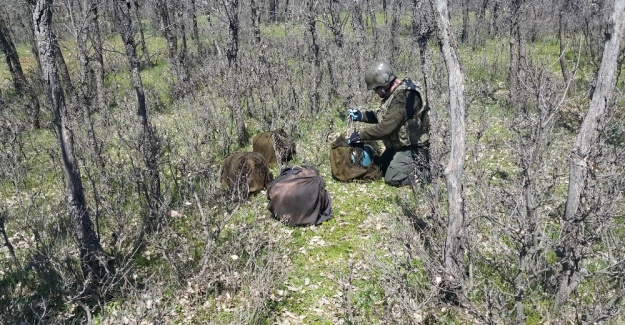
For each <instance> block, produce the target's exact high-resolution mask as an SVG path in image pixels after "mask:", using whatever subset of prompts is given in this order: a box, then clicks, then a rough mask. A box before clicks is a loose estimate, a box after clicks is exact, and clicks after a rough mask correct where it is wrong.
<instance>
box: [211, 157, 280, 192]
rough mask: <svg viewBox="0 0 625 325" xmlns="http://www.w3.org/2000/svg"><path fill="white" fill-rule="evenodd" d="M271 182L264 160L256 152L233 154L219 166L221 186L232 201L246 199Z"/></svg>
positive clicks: (271, 177)
mask: <svg viewBox="0 0 625 325" xmlns="http://www.w3.org/2000/svg"><path fill="white" fill-rule="evenodd" d="M272 180H273V175H272V174H271V171H270V170H269V167H267V164H266V163H265V159H264V158H263V156H262V155H261V154H259V153H257V152H237V153H233V154H231V155H230V156H228V157H226V159H224V162H223V165H222V166H221V186H222V188H223V189H224V190H226V191H227V192H228V194H229V195H230V196H231V198H233V199H243V200H244V199H247V198H248V196H249V195H250V194H253V193H256V192H259V191H260V190H262V189H264V188H265V187H266V186H267V184H269V183H270V182H271V181H272Z"/></svg>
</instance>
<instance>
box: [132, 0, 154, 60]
mask: <svg viewBox="0 0 625 325" xmlns="http://www.w3.org/2000/svg"><path fill="white" fill-rule="evenodd" d="M132 8H133V13H134V16H135V21H137V22H138V25H139V26H138V27H139V28H138V29H139V45H141V59H140V62H142V64H143V65H144V66H146V67H151V66H152V61H150V52H149V51H148V45H147V43H146V42H145V33H144V32H143V23H142V19H141V9H140V7H139V1H137V0H134V1H133V6H132Z"/></svg>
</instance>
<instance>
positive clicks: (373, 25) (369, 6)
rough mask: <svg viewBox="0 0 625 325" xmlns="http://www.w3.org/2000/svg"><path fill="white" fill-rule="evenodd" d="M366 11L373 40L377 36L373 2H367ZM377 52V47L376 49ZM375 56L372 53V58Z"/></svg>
mask: <svg viewBox="0 0 625 325" xmlns="http://www.w3.org/2000/svg"><path fill="white" fill-rule="evenodd" d="M367 9H368V10H367V11H368V12H369V21H370V23H371V36H372V37H373V39H375V38H376V37H377V35H378V30H377V29H378V21H377V19H376V18H375V0H367ZM376 51H377V47H376ZM376 55H377V54H376V53H374V55H373V56H376Z"/></svg>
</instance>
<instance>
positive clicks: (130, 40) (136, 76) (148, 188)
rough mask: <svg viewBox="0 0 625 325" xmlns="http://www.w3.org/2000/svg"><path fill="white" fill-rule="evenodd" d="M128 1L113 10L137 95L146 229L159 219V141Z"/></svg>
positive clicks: (150, 228) (155, 226)
mask: <svg viewBox="0 0 625 325" xmlns="http://www.w3.org/2000/svg"><path fill="white" fill-rule="evenodd" d="M130 1H131V0H125V1H123V2H122V1H119V2H118V4H117V6H116V9H117V10H116V11H117V15H118V21H119V22H120V25H121V26H122V30H121V34H122V35H121V36H122V40H123V41H124V47H125V49H126V57H127V59H128V63H129V66H130V73H131V76H132V84H133V86H134V88H135V93H136V95H137V115H138V116H139V117H140V119H141V125H142V127H143V138H144V139H145V143H144V144H145V145H144V146H142V149H143V152H142V155H143V159H144V162H145V166H146V172H145V175H143V179H144V184H142V185H143V190H142V192H143V194H144V196H145V199H146V202H147V220H146V221H145V224H146V225H147V228H148V230H150V231H154V230H156V228H157V227H158V225H159V223H160V220H161V217H160V216H161V206H162V203H161V202H162V198H161V181H160V174H159V170H158V157H159V155H160V144H159V143H160V142H159V140H158V137H157V135H156V130H155V128H154V127H153V126H152V125H151V124H150V119H149V117H148V111H147V105H146V100H145V92H144V90H143V81H142V80H141V74H140V72H139V68H140V65H139V59H138V58H137V52H136V43H135V31H134V27H133V22H132V4H131V2H130Z"/></svg>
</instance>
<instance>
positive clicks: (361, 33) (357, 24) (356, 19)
mask: <svg viewBox="0 0 625 325" xmlns="http://www.w3.org/2000/svg"><path fill="white" fill-rule="evenodd" d="M361 3H362V1H355V2H354V9H353V11H352V29H353V30H354V33H355V34H356V49H357V50H358V71H363V64H364V62H363V61H364V58H363V52H364V51H363V45H364V44H365V23H364V20H363V17H362V5H361Z"/></svg>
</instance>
